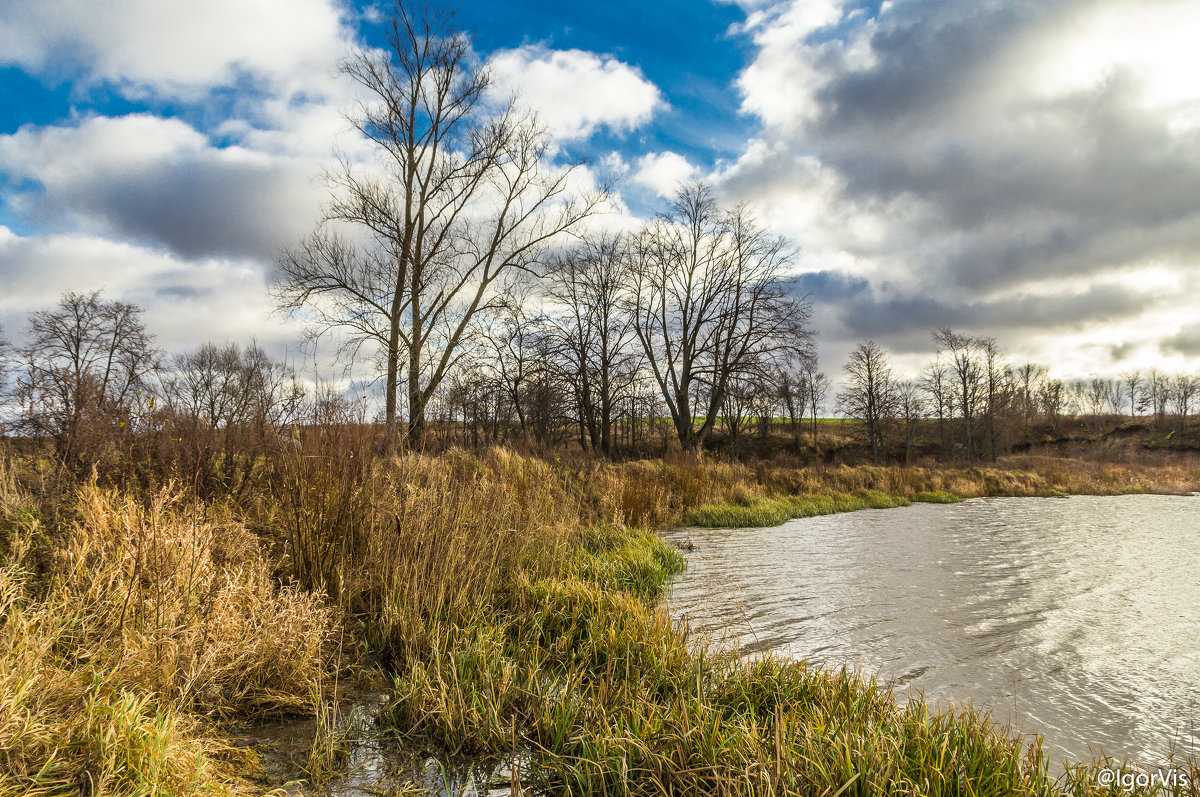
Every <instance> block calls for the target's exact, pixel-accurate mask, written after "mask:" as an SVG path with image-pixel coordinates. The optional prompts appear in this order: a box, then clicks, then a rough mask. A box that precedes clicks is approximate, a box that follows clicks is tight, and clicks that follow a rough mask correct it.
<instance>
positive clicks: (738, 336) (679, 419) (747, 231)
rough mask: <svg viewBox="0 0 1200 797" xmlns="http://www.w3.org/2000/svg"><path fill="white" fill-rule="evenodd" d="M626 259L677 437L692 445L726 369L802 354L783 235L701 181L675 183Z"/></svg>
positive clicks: (637, 315) (637, 326)
mask: <svg viewBox="0 0 1200 797" xmlns="http://www.w3.org/2000/svg"><path fill="white" fill-rule="evenodd" d="M635 257H636V261H637V262H636V264H635V268H634V270H633V271H634V273H633V275H632V285H631V290H630V293H631V310H632V312H633V314H634V330H635V332H636V333H637V336H638V339H639V341H640V342H641V344H642V349H643V351H644V352H645V355H646V361H647V363H648V365H649V368H650V371H651V372H652V373H653V375H654V379H655V381H656V382H657V383H658V386H659V390H660V391H661V392H662V395H663V399H664V401H665V402H666V404H667V408H668V410H669V412H670V414H671V419H672V421H673V423H674V426H675V432H676V436H677V437H678V439H679V444H680V446H681V447H682V448H683V450H684V451H692V450H694V449H695V448H696V447H697V445H702V444H703V443H704V441H705V440H707V438H708V436H709V435H710V434H711V432H712V429H713V426H714V424H715V423H716V421H717V418H718V417H719V416H720V411H721V407H722V405H723V403H724V401H725V394H726V392H727V390H728V388H729V382H730V380H731V379H732V378H733V377H734V376H735V375H737V374H739V373H745V372H746V370H747V369H748V368H749V367H750V365H751V364H752V363H758V362H761V361H762V360H763V359H764V358H766V357H770V356H773V355H780V356H782V355H784V354H786V353H802V354H804V355H808V353H809V349H810V348H811V333H810V332H809V330H808V328H807V322H808V318H809V312H810V311H809V306H808V304H807V302H806V301H804V300H799V299H796V298H794V297H793V296H791V295H790V294H789V292H788V290H787V285H786V283H785V282H784V279H783V269H784V267H785V266H786V264H787V263H788V261H789V250H788V247H787V244H786V242H785V241H784V240H783V239H781V238H778V237H774V236H771V235H768V234H767V233H766V232H765V231H763V230H762V229H761V228H759V227H758V226H757V225H756V224H755V222H754V220H753V219H752V218H751V216H750V213H749V211H748V210H747V209H746V208H745V207H744V206H743V207H737V208H734V209H733V210H731V211H726V212H723V211H722V210H721V209H720V207H719V206H718V205H717V202H716V200H715V198H714V197H713V195H712V192H711V191H710V190H709V189H708V187H706V186H704V185H703V184H696V185H692V186H687V187H684V188H682V189H680V191H679V193H678V194H677V195H676V197H675V200H674V201H673V202H672V204H671V207H670V209H669V210H668V211H667V212H666V213H665V214H663V215H662V216H661V217H660V218H659V219H658V220H656V221H655V222H654V223H653V224H651V225H650V226H649V227H647V228H646V229H645V230H644V231H643V233H642V234H641V235H640V236H639V238H638V240H637V246H636V250H635ZM697 416H699V425H698V426H697V422H696V418H697Z"/></svg>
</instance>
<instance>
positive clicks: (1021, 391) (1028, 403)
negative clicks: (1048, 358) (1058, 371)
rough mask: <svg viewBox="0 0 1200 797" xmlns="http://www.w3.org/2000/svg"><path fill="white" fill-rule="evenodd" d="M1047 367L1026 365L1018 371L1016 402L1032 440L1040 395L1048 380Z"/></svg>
mask: <svg viewBox="0 0 1200 797" xmlns="http://www.w3.org/2000/svg"><path fill="white" fill-rule="evenodd" d="M1046 373H1047V371H1046V366H1044V365H1035V364H1034V363H1025V364H1024V365H1022V366H1020V367H1019V368H1017V370H1016V375H1015V380H1016V393H1017V395H1016V401H1017V404H1018V406H1019V408H1020V412H1021V417H1022V420H1023V421H1024V425H1025V436H1026V438H1028V439H1030V440H1032V437H1033V421H1034V419H1035V418H1036V417H1037V414H1038V393H1039V391H1040V390H1041V386H1042V383H1043V382H1044V381H1045V379H1046Z"/></svg>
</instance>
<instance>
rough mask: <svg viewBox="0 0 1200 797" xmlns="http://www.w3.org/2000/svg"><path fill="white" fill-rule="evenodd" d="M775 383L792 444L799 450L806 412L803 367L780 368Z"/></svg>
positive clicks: (806, 395)
mask: <svg viewBox="0 0 1200 797" xmlns="http://www.w3.org/2000/svg"><path fill="white" fill-rule="evenodd" d="M775 384H776V390H777V391H778V396H779V402H780V404H781V405H782V406H783V411H784V413H785V414H786V415H787V420H788V427H789V428H790V429H791V432H792V444H793V445H794V446H795V447H796V450H797V451H799V450H800V432H801V427H802V426H803V424H804V416H805V415H806V414H807V412H808V379H807V378H806V373H805V370H804V368H803V367H801V368H794V367H786V368H783V369H781V370H780V372H779V378H778V379H777V380H776V383H775Z"/></svg>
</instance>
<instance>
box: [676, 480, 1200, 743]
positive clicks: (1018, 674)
mask: <svg viewBox="0 0 1200 797" xmlns="http://www.w3.org/2000/svg"><path fill="white" fill-rule="evenodd" d="M670 536H672V538H674V539H676V540H678V541H682V540H686V539H690V540H691V542H692V544H693V545H694V550H693V552H691V553H689V554H687V557H688V566H687V570H686V571H685V572H684V573H683V574H682V575H681V576H680V577H678V578H677V579H676V580H675V582H674V584H673V587H672V589H671V593H670V597H669V604H670V607H671V611H672V613H673V614H674V615H675V616H676V617H677V618H681V619H686V622H688V623H689V624H690V625H691V627H692V628H694V629H698V630H700V631H704V632H709V633H711V634H715V635H717V636H724V637H728V638H732V641H734V642H736V643H739V644H740V645H742V647H743V649H744V650H745V652H747V653H755V652H759V651H764V650H775V651H778V652H780V653H783V654H785V655H788V656H792V657H796V658H802V659H809V660H810V661H813V662H819V663H825V664H835V665H836V664H842V663H846V664H849V665H851V666H853V667H856V668H859V669H861V670H863V671H865V672H868V673H871V674H876V675H878V676H880V677H882V678H883V679H886V680H890V681H894V683H895V685H896V688H897V692H898V693H899V694H900V695H901V696H903V695H906V694H912V693H914V692H917V691H920V692H923V693H924V694H925V695H926V697H927V698H930V699H931V700H934V701H948V702H953V703H958V704H961V703H965V702H967V701H970V702H972V703H974V704H975V705H976V706H978V707H984V708H988V709H990V710H991V711H992V714H993V716H994V717H995V718H996V719H998V720H1000V721H1002V722H1005V723H1008V724H1010V725H1012V726H1013V727H1015V728H1017V729H1018V730H1020V731H1022V732H1024V733H1026V734H1032V733H1034V732H1040V733H1042V734H1044V736H1045V741H1046V747H1047V750H1048V751H1049V752H1050V753H1051V755H1052V757H1054V758H1055V759H1056V760H1057V761H1059V762H1062V761H1064V760H1071V761H1077V760H1082V759H1085V758H1090V757H1091V756H1092V755H1093V753H1098V752H1103V753H1104V754H1108V755H1111V756H1113V757H1115V758H1116V759H1118V760H1125V759H1127V760H1129V761H1130V762H1133V763H1141V764H1145V765H1151V764H1156V763H1158V762H1160V761H1162V760H1163V759H1164V758H1166V757H1167V756H1170V755H1172V754H1176V755H1179V754H1183V755H1186V754H1189V753H1190V754H1193V755H1194V754H1195V753H1196V751H1197V749H1200V498H1196V497H1176V496H1122V497H1072V498H1064V499H1056V498H1051V499H1028V498H1026V499H1019V498H1018V499H977V500H971V501H966V502H964V503H961V504H955V505H948V506H945V505H930V504H916V505H913V506H911V507H906V508H903V509H888V510H867V511H863V512H854V513H849V514H841V515H830V516H827V517H820V518H810V519H805V520H796V521H792V522H789V523H786V524H784V525H782V526H779V527H776V528H769V529H740V530H728V529H715V530H702V529H683V530H677V531H674V532H671V534H670Z"/></svg>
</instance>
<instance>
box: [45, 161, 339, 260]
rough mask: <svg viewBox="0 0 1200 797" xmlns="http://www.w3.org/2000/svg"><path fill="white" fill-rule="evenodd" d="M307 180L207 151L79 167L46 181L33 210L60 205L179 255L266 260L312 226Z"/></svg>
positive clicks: (301, 173) (296, 172)
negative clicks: (88, 169)
mask: <svg viewBox="0 0 1200 797" xmlns="http://www.w3.org/2000/svg"><path fill="white" fill-rule="evenodd" d="M309 182H310V174H308V173H306V171H305V170H301V169H296V168H293V167H291V165H290V164H288V163H286V162H285V163H283V164H280V163H278V162H264V163H245V162H237V161H233V160H225V159H222V158H219V157H213V156H212V154H211V151H210V152H204V153H199V154H197V155H194V156H189V155H185V156H182V157H179V158H177V159H173V160H171V161H166V162H159V163H155V164H152V165H150V166H148V167H147V168H137V169H129V170H123V171H121V172H116V173H104V172H93V173H85V174H80V175H78V176H77V177H76V178H75V179H73V180H71V181H69V182H67V183H65V184H63V185H59V186H51V187H48V188H47V189H46V190H45V191H44V192H43V194H42V196H41V198H40V200H39V201H38V203H37V206H36V207H37V210H36V211H35V212H36V213H37V214H38V215H39V216H41V217H42V218H44V219H47V220H50V219H53V218H54V217H55V216H56V215H60V214H61V213H62V212H63V210H64V209H65V210H67V211H68V212H71V213H74V214H76V215H78V216H82V217H84V218H87V219H92V220H95V221H99V222H101V223H102V224H103V225H104V226H106V227H108V228H109V229H111V230H112V231H113V232H114V233H116V234H118V235H119V236H121V237H122V238H126V239H133V240H138V241H142V242H146V243H151V244H157V245H160V246H164V247H166V248H168V249H170V250H171V251H172V252H174V253H175V254H177V255H179V256H180V257H182V258H185V259H191V258H201V257H249V258H256V259H262V260H270V259H271V258H272V257H273V256H274V254H275V252H276V251H277V250H278V248H279V247H280V246H281V245H282V244H284V243H287V242H289V241H292V240H295V239H296V238H297V237H299V236H300V235H301V234H303V232H304V230H306V229H307V228H308V227H309V226H311V224H312V220H313V218H314V217H315V213H316V205H315V202H314V201H313V198H312V197H313V193H312V191H311V189H310V188H309Z"/></svg>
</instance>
